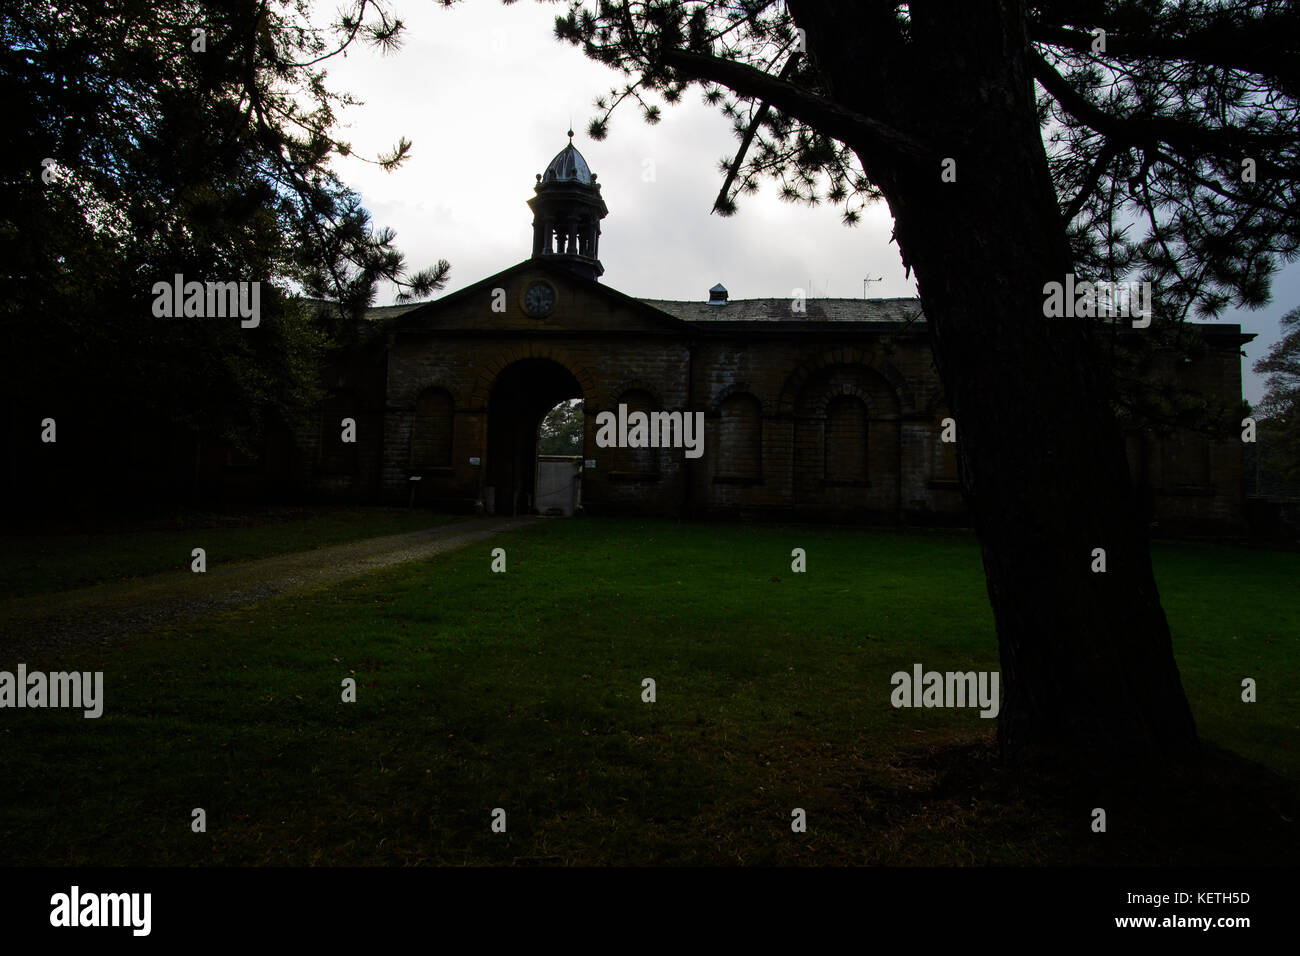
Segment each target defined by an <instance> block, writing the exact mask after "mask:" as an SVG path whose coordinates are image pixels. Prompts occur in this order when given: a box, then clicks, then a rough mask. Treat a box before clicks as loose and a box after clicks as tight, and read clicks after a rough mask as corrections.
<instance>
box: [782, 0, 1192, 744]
mask: <svg viewBox="0 0 1300 956" xmlns="http://www.w3.org/2000/svg"><path fill="white" fill-rule="evenodd" d="M935 6H936V5H935V4H931V3H913V4H912V5H911V11H912V16H913V20H912V28H913V50H912V51H911V53H910V55H911V56H913V57H915V59H916V61H917V62H918V64H919V66H920V69H919V70H918V71H917V72H916V73H914V74H913V75H912V77H911V78H910V79H909V80H908V81H907V82H906V83H900V84H899V89H898V95H897V96H893V95H891V97H890V99H889V102H888V104H887V106H886V109H887V111H888V112H889V113H890V114H892V115H891V116H890V117H889V119H890V120H891V121H893V122H894V123H895V124H896V125H897V126H898V128H902V129H905V130H906V131H907V132H909V133H916V134H919V136H918V138H921V139H923V140H924V141H925V142H926V143H927V144H928V145H929V146H930V147H932V148H933V149H934V150H935V158H934V162H933V165H932V166H926V164H924V163H919V164H914V165H911V166H903V165H900V164H899V163H897V162H893V163H890V162H882V161H881V159H880V157H879V155H878V152H876V151H873V148H872V146H871V145H870V144H862V145H859V144H851V145H854V147H855V149H856V150H857V152H858V154H859V156H860V158H861V159H862V162H863V166H864V168H865V169H866V171H867V173H868V175H869V176H870V177H871V178H872V180H873V182H875V183H876V184H877V185H878V186H879V187H880V188H881V190H882V191H883V192H884V194H885V196H886V198H887V199H888V201H889V205H890V208H891V211H892V213H893V215H894V219H895V236H896V239H897V241H898V243H899V246H900V248H901V250H902V253H903V259H904V263H905V264H906V265H908V266H909V267H910V268H911V269H912V270H914V271H915V273H916V277H917V282H918V287H919V290H920V295H921V302H922V306H923V308H924V310H925V315H926V318H927V319H928V322H929V326H930V329H931V335H932V342H933V346H934V354H935V359H936V363H937V365H938V368H939V372H940V376H941V378H942V380H943V383H944V387H945V390H946V392H947V397H948V405H949V408H950V409H951V411H952V414H953V417H954V418H955V419H956V421H957V442H958V453H959V455H960V456H961V461H962V466H963V467H962V483H963V489H964V491H965V493H966V497H967V503H968V507H969V508H970V510H971V514H972V516H973V520H974V524H975V529H976V532H977V534H978V535H979V540H980V544H981V547H982V550H983V558H984V569H985V575H986V577H987V581H988V590H989V597H990V600H991V602H992V606H993V612H994V617H995V620H996V623H997V631H998V642H999V648H1000V656H1001V664H1002V683H1003V687H1004V688H1005V699H1004V701H1003V704H1002V709H1001V712H1000V714H999V724H998V738H999V742H1000V744H1001V747H1002V750H1003V753H1004V755H1005V756H1007V757H1009V758H1012V759H1015V760H1024V759H1035V758H1039V757H1054V758H1057V759H1063V760H1066V761H1069V762H1087V763H1094V762H1097V761H1103V762H1109V761H1112V760H1124V759H1140V760H1145V761H1151V760H1153V759H1162V758H1169V759H1182V758H1185V757H1187V756H1189V755H1190V754H1191V753H1193V752H1194V750H1195V746H1196V730H1195V726H1194V724H1193V721H1192V717H1191V711H1190V708H1189V707H1188V704H1187V700H1186V697H1185V695H1184V694H1183V690H1182V685H1181V682H1180V680H1179V676H1178V669H1177V665H1176V664H1175V662H1174V658H1173V651H1172V646H1171V640H1170V634H1169V626H1168V623H1167V622H1166V620H1165V615H1164V611H1163V609H1162V608H1161V606H1160V600H1159V596H1158V594H1157V591H1156V585H1155V578H1154V575H1153V573H1152V568H1151V559H1150V551H1149V546H1148V541H1147V535H1146V529H1145V526H1144V525H1143V524H1142V523H1141V521H1140V520H1139V516H1138V511H1137V508H1136V501H1135V499H1134V495H1133V490H1132V484H1131V481H1130V478H1129V474H1128V462H1127V458H1126V455H1125V450H1124V443H1123V437H1122V433H1121V431H1120V428H1119V426H1118V424H1117V421H1116V419H1115V416H1114V413H1113V411H1112V407H1111V404H1110V381H1109V370H1108V369H1107V368H1106V367H1105V365H1104V364H1103V363H1102V362H1101V361H1100V356H1101V352H1100V350H1099V349H1098V348H1097V347H1096V346H1097V344H1098V343H1097V340H1098V339H1100V337H1101V335H1102V334H1103V331H1102V329H1101V328H1100V327H1099V325H1098V324H1097V323H1096V320H1089V319H1082V320H1073V319H1063V318H1046V317H1045V316H1044V314H1043V313H1044V307H1043V303H1044V295H1043V285H1044V283H1046V282H1050V281H1056V282H1064V280H1065V275H1066V273H1068V272H1070V271H1072V264H1071V257H1070V252H1069V247H1068V243H1067V241H1066V234H1065V229H1064V226H1063V224H1062V223H1061V219H1060V213H1059V211H1058V204H1057V199H1056V196H1055V192H1054V189H1053V186H1052V183H1051V179H1050V175H1049V171H1048V167H1047V162H1046V156H1045V153H1044V148H1043V144H1042V136H1041V133H1040V130H1039V127H1038V122H1037V116H1036V111H1035V107H1034V87H1033V81H1032V79H1031V77H1030V74H1029V69H1028V63H1027V51H1028V40H1027V38H1026V34H1025V26H1024V18H1023V11H1022V10H1021V9H1020V4H1019V3H1018V2H1016V0H964V2H963V3H956V4H954V3H943V4H941V5H938V6H941V7H942V9H941V10H934V9H930V8H932V7H935ZM828 7H831V5H829V4H828V5H825V6H822V5H815V6H814V5H810V4H809V3H808V2H807V0H805V2H804V3H795V2H792V3H791V9H792V12H794V14H795V17H796V21H797V22H798V23H799V24H800V26H804V27H805V28H806V29H807V30H808V39H809V47H810V49H811V50H813V51H814V55H816V54H817V53H823V55H822V56H821V57H820V58H819V63H821V64H827V63H830V64H836V65H838V69H831V70H829V71H827V72H829V77H828V79H829V80H830V81H831V83H832V89H834V90H835V91H836V99H837V100H839V101H840V102H841V103H842V104H843V105H845V106H848V107H850V108H853V109H856V110H858V111H859V112H861V113H864V114H866V115H871V116H876V117H879V116H880V115H881V109H880V105H881V104H880V101H879V90H878V89H876V90H875V91H874V92H873V90H872V89H871V87H872V80H873V77H872V75H871V70H870V68H868V69H867V70H865V71H863V68H862V64H863V63H864V62H867V63H870V62H871V60H870V59H865V60H864V56H869V55H870V51H866V50H863V49H862V43H863V42H864V41H862V40H861V39H860V38H861V37H862V36H863V34H862V33H861V32H859V33H856V34H855V33H854V32H853V28H854V26H856V28H857V29H858V30H864V29H866V30H869V27H870V25H869V24H868V23H865V22H862V23H859V24H856V25H851V24H847V23H845V22H844V17H845V16H848V15H846V14H843V13H841V12H832V10H831V9H828ZM927 15H928V17H929V18H928V19H927ZM854 36H856V37H858V38H859V39H856V40H855V39H848V38H852V37H854ZM865 42H867V43H868V44H869V43H870V41H869V40H867V41H865ZM823 70H825V67H824V66H823ZM863 72H865V73H866V77H865V82H864V79H863ZM894 75H895V76H896V77H897V72H895V74H894ZM877 79H878V77H877ZM855 95H856V96H858V97H860V98H861V99H860V100H859V101H856V102H855V101H854V100H853V97H854V96H855ZM873 96H874V97H875V98H874V99H873V98H872V97H873ZM945 157H951V158H952V159H954V160H955V161H956V167H955V170H956V181H955V182H943V181H942V179H941V162H942V159H943V158H945ZM1097 548H1101V549H1104V552H1105V568H1106V570H1105V572H1104V573H1096V572H1094V571H1093V564H1094V549H1097Z"/></svg>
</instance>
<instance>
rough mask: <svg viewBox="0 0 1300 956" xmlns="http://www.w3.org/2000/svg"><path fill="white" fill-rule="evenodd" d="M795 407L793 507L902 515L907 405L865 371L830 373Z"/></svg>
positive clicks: (824, 370)
mask: <svg viewBox="0 0 1300 956" xmlns="http://www.w3.org/2000/svg"><path fill="white" fill-rule="evenodd" d="M801 381H802V388H801V389H800V391H799V392H798V394H797V395H795V397H794V399H793V400H792V402H791V415H792V417H793V419H794V429H793V442H794V447H793V449H792V454H791V456H790V458H791V461H792V467H793V475H792V481H791V488H792V492H793V497H794V502H793V503H794V504H795V505H796V506H797V507H808V508H813V509H823V510H829V511H838V512H878V513H881V514H885V513H896V512H897V509H898V505H899V500H900V499H899V494H900V492H901V487H902V485H901V453H902V431H901V428H902V424H901V408H900V406H901V402H900V400H899V397H898V395H897V393H896V391H895V390H894V388H893V386H892V384H891V383H890V382H889V381H888V380H887V379H886V378H885V377H884V376H883V375H881V374H880V373H879V372H878V371H877V370H875V369H874V368H870V367H868V366H866V365H858V364H852V363H838V364H831V365H826V366H823V367H821V368H819V369H816V370H815V371H814V372H812V373H811V374H809V375H806V376H803V377H802V378H801Z"/></svg>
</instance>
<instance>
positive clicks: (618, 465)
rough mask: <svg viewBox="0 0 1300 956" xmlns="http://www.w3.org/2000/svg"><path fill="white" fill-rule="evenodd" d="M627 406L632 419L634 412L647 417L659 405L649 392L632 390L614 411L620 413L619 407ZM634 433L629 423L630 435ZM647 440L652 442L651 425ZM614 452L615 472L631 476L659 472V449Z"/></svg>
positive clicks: (620, 398) (647, 448) (625, 393)
mask: <svg viewBox="0 0 1300 956" xmlns="http://www.w3.org/2000/svg"><path fill="white" fill-rule="evenodd" d="M619 405H626V406H627V414H628V417H629V418H631V416H632V413H633V412H644V413H645V414H646V416H647V418H648V417H649V415H650V414H651V413H652V412H654V411H656V410H657V407H658V406H657V403H656V402H655V399H654V396H653V395H651V394H650V393H649V392H645V391H640V390H632V391H628V392H624V393H623V394H622V395H620V396H619V398H618V401H617V402H615V404H614V408H613V411H614V413H615V414H617V413H618V406H619ZM631 433H632V427H631V424H630V423H629V426H628V434H629V436H630V435H631ZM645 434H646V440H647V441H649V440H650V425H649V422H647V425H646V432H645ZM613 451H614V456H613V457H614V469H613V470H614V471H620V472H623V473H625V474H629V475H653V474H657V473H658V471H659V449H658V448H649V447H646V448H631V447H628V448H616V449H613Z"/></svg>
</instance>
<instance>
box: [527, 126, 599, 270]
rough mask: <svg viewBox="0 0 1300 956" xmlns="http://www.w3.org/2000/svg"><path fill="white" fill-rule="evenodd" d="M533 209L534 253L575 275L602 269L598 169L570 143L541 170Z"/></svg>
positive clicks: (531, 203)
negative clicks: (564, 267) (590, 165)
mask: <svg viewBox="0 0 1300 956" xmlns="http://www.w3.org/2000/svg"><path fill="white" fill-rule="evenodd" d="M533 190H534V192H536V194H537V195H535V196H534V197H533V198H532V199H530V200H528V208H529V209H531V210H532V211H533V258H534V259H540V258H546V259H550V260H552V261H554V262H562V263H564V264H565V265H566V266H568V267H569V268H571V269H572V270H573V271H574V272H576V273H578V274H579V275H583V276H586V277H587V278H589V279H595V278H597V277H599V276H600V275H601V274H602V273H604V271H605V269H604V267H602V266H601V264H600V259H599V257H598V251H599V247H600V221H601V220H602V219H604V218H605V216H607V215H608V214H609V210H608V209H606V208H605V201H604V200H603V199H601V198H600V186H599V185H598V184H597V183H596V174H595V173H593V172H592V171H591V168H590V167H589V166H588V165H587V161H586V160H585V159H583V158H582V154H581V153H580V152H578V150H577V149H576V148H575V147H574V145H573V130H569V145H568V146H566V147H564V149H562V150H560V152H559V153H557V154H556V156H555V158H554V159H553V160H551V162H550V165H549V166H547V167H546V172H544V173H539V174H538V176H537V185H536V186H534V187H533Z"/></svg>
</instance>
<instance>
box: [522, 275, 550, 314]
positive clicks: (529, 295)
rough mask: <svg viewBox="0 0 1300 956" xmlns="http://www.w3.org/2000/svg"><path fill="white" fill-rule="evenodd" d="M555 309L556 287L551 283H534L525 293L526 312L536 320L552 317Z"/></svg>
mask: <svg viewBox="0 0 1300 956" xmlns="http://www.w3.org/2000/svg"><path fill="white" fill-rule="evenodd" d="M554 307H555V287H554V286H552V285H551V284H550V283H549V282H534V283H533V284H532V285H530V286H529V287H528V290H527V291H526V292H525V293H524V311H525V312H527V313H528V314H529V315H531V316H532V317H533V318H534V319H540V318H542V317H543V316H546V315H550V313H551V309H553V308H554Z"/></svg>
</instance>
